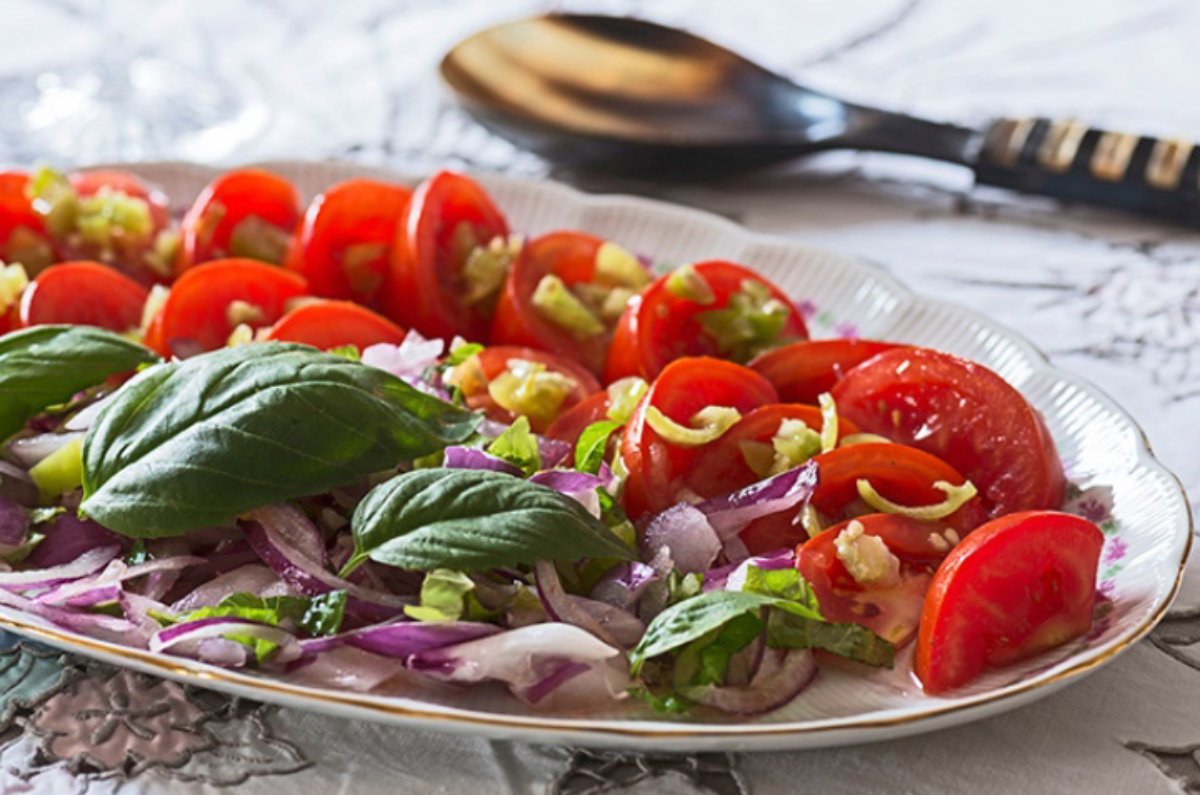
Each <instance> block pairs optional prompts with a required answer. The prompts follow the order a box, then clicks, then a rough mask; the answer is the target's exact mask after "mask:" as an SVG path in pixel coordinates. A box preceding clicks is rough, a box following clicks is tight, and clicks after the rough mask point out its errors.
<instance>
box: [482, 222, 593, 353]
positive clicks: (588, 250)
mask: <svg viewBox="0 0 1200 795" xmlns="http://www.w3.org/2000/svg"><path fill="white" fill-rule="evenodd" d="M603 244H604V241H603V240H601V239H600V238H598V237H595V236H593V235H586V234H584V233H582V232H551V233H550V234H548V235H543V236H541V237H539V238H535V239H534V240H531V241H529V242H528V243H526V244H525V246H524V248H523V249H522V250H521V254H520V256H518V257H517V259H516V261H515V262H514V263H513V266H512V268H511V270H509V274H508V280H507V281H506V282H505V284H504V290H503V292H501V294H500V300H499V302H498V303H497V304H496V315H495V317H494V318H493V319H492V329H491V334H492V336H491V339H492V342H493V343H497V344H503V345H525V346H528V347H531V348H542V349H544V350H548V351H553V352H555V353H557V354H560V355H562V356H566V357H568V358H570V359H573V360H575V361H577V362H582V363H583V364H585V365H586V366H587V367H588V368H589V369H590V370H591V371H592V372H594V373H597V374H599V373H600V371H601V370H603V369H604V357H605V354H606V353H607V351H608V341H609V338H610V335H609V333H607V332H602V333H599V334H593V335H591V336H589V337H584V338H580V337H578V336H576V335H574V334H573V333H572V332H571V331H569V330H568V329H564V328H563V327H561V326H559V325H557V324H556V323H554V322H553V321H551V320H549V319H547V318H546V317H545V316H544V315H543V314H542V313H541V312H539V311H538V309H537V307H536V306H534V303H533V294H534V291H535V290H536V289H537V286H538V283H539V282H541V280H542V278H543V277H545V276H548V275H554V276H557V277H558V278H560V279H562V281H563V284H565V285H566V286H567V287H572V286H574V285H577V284H580V283H590V282H593V281H594V280H595V278H596V252H597V251H599V250H600V246H602V245H603Z"/></svg>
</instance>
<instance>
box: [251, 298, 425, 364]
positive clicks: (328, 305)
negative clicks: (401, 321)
mask: <svg viewBox="0 0 1200 795" xmlns="http://www.w3.org/2000/svg"><path fill="white" fill-rule="evenodd" d="M404 334H405V331H404V329H402V328H400V327H399V326H397V325H396V324H395V323H393V322H392V321H390V320H388V319H387V318H386V317H384V316H383V315H381V314H379V313H377V312H372V311H371V310H370V309H367V308H366V307H363V306H359V305H358V304H356V303H354V302H353V301H331V300H322V301H312V302H310V303H305V304H302V305H300V306H298V307H296V308H295V309H293V310H292V311H290V312H288V313H287V314H286V315H284V316H283V317H281V318H280V319H279V320H278V321H277V322H276V323H275V325H273V326H271V329H270V330H269V331H268V332H267V333H266V336H265V339H268V340H276V341H279V342H300V343H303V344H305V345H311V346H313V347H314V348H320V349H321V350H323V351H327V350H330V349H331V348H341V347H343V346H346V345H353V346H354V347H355V348H357V349H358V351H359V352H360V353H361V352H362V350H363V349H364V348H367V347H370V346H371V345H375V344H377V343H384V342H386V343H389V344H392V345H399V344H400V343H401V342H402V341H403V340H404Z"/></svg>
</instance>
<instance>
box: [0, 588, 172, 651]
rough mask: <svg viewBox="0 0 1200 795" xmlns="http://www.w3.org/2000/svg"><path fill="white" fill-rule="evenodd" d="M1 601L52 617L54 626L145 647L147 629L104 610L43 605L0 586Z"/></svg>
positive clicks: (49, 619) (100, 638)
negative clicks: (94, 610) (90, 611)
mask: <svg viewBox="0 0 1200 795" xmlns="http://www.w3.org/2000/svg"><path fill="white" fill-rule="evenodd" d="M0 605H5V606H7V607H13V608H16V609H18V610H21V611H23V612H25V613H29V614H30V615H35V616H38V617H39V618H42V619H45V620H46V621H49V622H50V623H51V624H54V625H55V626H58V627H62V628H63V629H67V630H70V631H71V632H78V633H80V634H81V635H87V636H88V637H91V638H97V639H99V640H104V641H108V642H110V643H119V644H121V645H123V646H137V647H140V648H145V647H146V644H147V640H148V635H147V633H146V632H145V631H144V630H143V629H142V628H141V627H140V626H138V625H137V624H135V623H133V622H132V621H127V620H126V619H124V618H117V617H116V616H109V615H104V614H103V613H81V612H78V611H75V610H71V609H70V608H66V607H55V606H54V605H44V604H41V603H40V602H36V601H34V600H33V599H30V598H28V597H25V596H21V595H20V594H16V593H13V592H11V591H6V590H3V589H0Z"/></svg>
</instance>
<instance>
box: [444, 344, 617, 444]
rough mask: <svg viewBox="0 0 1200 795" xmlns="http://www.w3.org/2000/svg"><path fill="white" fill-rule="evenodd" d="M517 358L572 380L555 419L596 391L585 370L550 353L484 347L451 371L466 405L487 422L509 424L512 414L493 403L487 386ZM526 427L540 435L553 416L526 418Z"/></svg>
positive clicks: (512, 347)
mask: <svg viewBox="0 0 1200 795" xmlns="http://www.w3.org/2000/svg"><path fill="white" fill-rule="evenodd" d="M514 359H518V360H521V361H526V362H533V363H535V364H542V365H545V367H546V369H547V370H548V371H550V372H552V373H560V374H562V375H565V376H566V377H567V378H569V379H571V380H572V381H574V382H575V383H574V386H572V387H571V389H570V391H568V392H567V394H566V397H564V398H563V401H562V404H561V405H560V406H559V407H558V412H557V414H556V416H561V415H562V413H563V412H566V411H569V410H570V409H571V408H572V407H573V406H575V405H577V404H579V403H580V402H581V401H583V400H584V399H586V398H587V397H589V396H590V395H592V394H594V393H596V392H599V391H600V383H599V382H598V381H597V380H596V377H595V376H594V375H592V374H591V373H590V372H588V370H587V368H585V367H583V366H581V365H579V364H577V363H575V362H573V361H571V360H570V359H566V358H564V357H562V356H556V355H555V354H553V353H546V352H545V351H537V350H534V349H532V348H518V347H514V346H509V345H495V346H492V347H489V348H484V349H483V350H482V351H480V352H479V353H478V354H476V355H475V356H473V357H471V359H468V360H467V361H466V362H464V363H463V364H461V365H459V366H458V367H457V368H456V370H455V376H454V378H455V383H456V384H457V385H458V388H459V389H461V390H462V393H463V397H465V398H466V400H467V405H468V406H470V407H471V408H473V409H481V410H483V411H484V413H485V414H486V415H487V416H488V417H489V418H491V419H493V420H496V421H497V422H512V421H513V420H514V419H515V418H516V415H515V414H514V413H513V412H512V411H510V410H509V409H507V408H505V407H504V406H502V405H500V404H499V403H497V402H496V400H495V399H494V398H493V397H492V396H491V395H490V394H489V390H488V387H489V384H491V382H492V381H493V380H495V379H496V378H497V377H498V376H500V375H501V374H502V373H503V372H504V371H505V370H507V369H508V368H509V362H511V361H512V360H514ZM526 416H527V417H528V418H529V425H530V427H531V428H532V429H533V430H534V431H535V432H536V433H541V432H542V431H544V430H545V429H546V427H547V426H548V425H549V424H550V423H551V422H552V421H553V419H554V417H551V418H547V417H543V416H538V415H536V414H534V415H526Z"/></svg>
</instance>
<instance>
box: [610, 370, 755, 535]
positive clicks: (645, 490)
mask: <svg viewBox="0 0 1200 795" xmlns="http://www.w3.org/2000/svg"><path fill="white" fill-rule="evenodd" d="M776 402H778V395H777V394H776V392H775V387H773V386H771V384H770V382H769V381H767V379H765V378H763V377H762V376H761V375H759V374H758V373H756V372H754V371H753V370H750V369H748V368H746V367H743V366H741V365H740V364H734V363H733V362H727V361H725V360H723V359H712V358H709V357H705V356H697V357H686V358H682V359H676V360H675V361H673V362H671V363H670V364H668V365H667V366H666V367H665V368H663V371H662V373H660V374H659V376H658V378H656V379H655V380H654V383H653V384H651V385H650V390H649V391H648V392H647V393H646V395H645V396H644V397H643V398H642V401H641V403H639V404H638V407H637V409H636V410H635V411H634V412H633V416H632V417H630V419H629V423H628V425H627V426H626V429H625V433H624V434H623V435H622V438H621V447H620V451H621V459H622V461H623V463H624V464H625V468H626V470H627V471H628V473H629V476H628V478H627V479H626V481H625V490H624V495H623V501H624V507H625V511H626V513H628V514H629V515H630V516H631V517H634V518H639V517H641V516H643V515H644V514H647V513H657V512H658V511H662V510H664V509H666V508H668V507H670V506H671V505H673V504H675V502H676V501H677V499H676V498H677V495H678V494H679V491H680V489H681V488H682V487H683V486H684V481H683V477H684V475H685V473H687V472H688V471H690V470H691V468H692V465H693V462H694V461H695V460H696V459H697V458H698V457H699V456H700V455H701V454H702V451H703V449H704V447H705V446H701V447H693V448H687V447H680V446H678V445H675V444H671V443H670V442H668V441H666V440H665V439H663V438H662V437H661V436H659V434H658V433H657V432H656V431H655V430H654V429H653V428H651V427H650V425H649V424H648V423H647V422H646V410H647V408H649V407H650V406H655V407H656V408H658V410H659V411H661V412H662V413H663V414H664V415H665V416H666V417H667V418H669V419H671V420H673V421H675V422H677V423H679V424H680V425H685V426H686V425H688V424H689V423H690V422H691V419H692V417H694V416H695V415H696V413H697V412H699V411H700V410H701V409H704V408H707V407H708V406H724V407H728V408H734V409H737V410H738V411H739V412H742V413H746V412H749V411H751V410H753V409H756V408H758V407H759V406H762V405H765V404H767V403H776ZM714 443H715V442H713V443H710V444H714Z"/></svg>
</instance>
